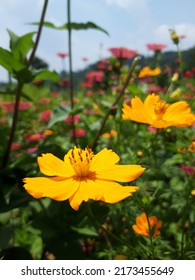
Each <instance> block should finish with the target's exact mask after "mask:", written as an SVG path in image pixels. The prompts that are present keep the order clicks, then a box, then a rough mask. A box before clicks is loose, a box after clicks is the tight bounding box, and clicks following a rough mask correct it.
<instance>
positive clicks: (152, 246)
mask: <svg viewBox="0 0 195 280" xmlns="http://www.w3.org/2000/svg"><path fill="white" fill-rule="evenodd" d="M145 213H146V219H147V223H148V228H149V233H150V248H151V255H152V259H153V260H154V259H155V253H154V243H153V237H152V228H151V226H150V221H149V217H148V214H147V212H145Z"/></svg>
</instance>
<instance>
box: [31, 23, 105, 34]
mask: <svg viewBox="0 0 195 280" xmlns="http://www.w3.org/2000/svg"><path fill="white" fill-rule="evenodd" d="M31 24H32V25H39V23H38V22H33V23H31ZM43 26H45V27H48V28H52V29H57V30H65V29H69V28H71V29H73V30H83V29H84V30H86V29H96V30H99V31H102V32H104V33H105V34H106V35H108V36H109V33H108V32H107V31H106V30H105V29H103V28H102V27H101V26H99V25H97V24H95V23H93V22H91V21H88V22H87V23H77V22H71V23H70V24H68V23H65V24H63V25H62V26H55V25H54V24H53V23H52V22H49V21H46V22H44V24H43Z"/></svg>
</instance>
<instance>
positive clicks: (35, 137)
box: [26, 133, 45, 142]
mask: <svg viewBox="0 0 195 280" xmlns="http://www.w3.org/2000/svg"><path fill="white" fill-rule="evenodd" d="M44 139H45V135H43V134H41V133H36V134H31V135H27V136H26V140H27V141H29V142H37V141H40V140H44Z"/></svg>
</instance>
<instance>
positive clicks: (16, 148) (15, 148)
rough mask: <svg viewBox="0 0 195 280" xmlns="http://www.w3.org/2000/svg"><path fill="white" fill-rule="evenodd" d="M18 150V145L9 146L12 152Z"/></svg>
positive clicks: (19, 146)
mask: <svg viewBox="0 0 195 280" xmlns="http://www.w3.org/2000/svg"><path fill="white" fill-rule="evenodd" d="M20 148H21V145H20V144H18V143H12V145H11V150H12V151H17V150H19V149H20Z"/></svg>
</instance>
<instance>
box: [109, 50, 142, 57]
mask: <svg viewBox="0 0 195 280" xmlns="http://www.w3.org/2000/svg"><path fill="white" fill-rule="evenodd" d="M108 51H110V52H111V53H112V55H113V56H115V57H116V58H118V59H130V58H133V57H134V56H136V55H137V51H134V50H130V49H127V48H124V47H118V48H110V49H108Z"/></svg>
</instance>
